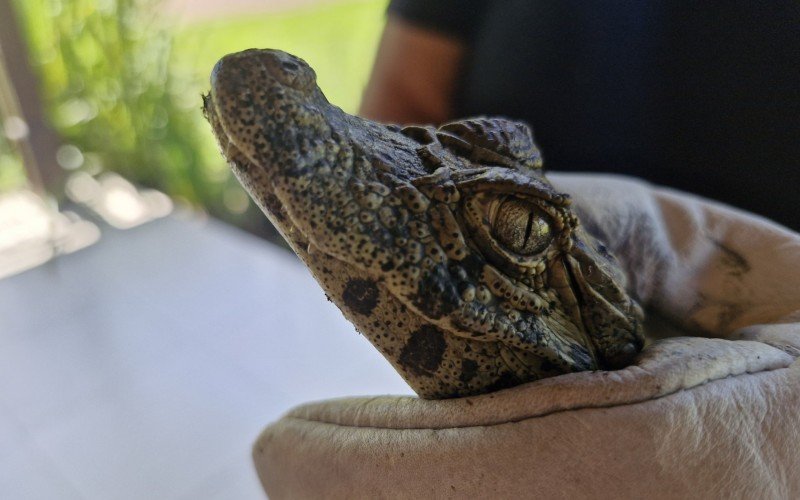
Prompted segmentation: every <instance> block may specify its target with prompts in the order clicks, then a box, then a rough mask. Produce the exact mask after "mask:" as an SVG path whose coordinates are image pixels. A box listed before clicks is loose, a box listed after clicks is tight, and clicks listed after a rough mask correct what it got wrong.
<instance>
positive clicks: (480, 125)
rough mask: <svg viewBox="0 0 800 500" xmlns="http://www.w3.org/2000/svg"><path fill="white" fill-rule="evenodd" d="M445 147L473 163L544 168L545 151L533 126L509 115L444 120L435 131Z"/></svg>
mask: <svg viewBox="0 0 800 500" xmlns="http://www.w3.org/2000/svg"><path fill="white" fill-rule="evenodd" d="M436 136H437V138H438V139H439V142H441V143H442V145H443V146H445V147H446V148H448V149H450V150H451V151H453V152H454V153H456V154H458V155H459V156H464V157H467V158H469V159H470V160H471V161H473V162H477V163H484V164H494V165H498V164H499V165H503V166H506V167H509V168H519V167H526V168H530V169H541V168H542V154H541V153H540V152H539V148H538V147H536V144H535V143H534V142H533V135H532V134H531V129H530V128H529V127H528V126H527V125H525V124H524V123H522V122H516V121H512V120H508V119H506V118H485V117H478V118H467V119H465V120H458V121H454V122H450V123H445V124H444V125H442V126H441V127H439V129H438V130H437V131H436Z"/></svg>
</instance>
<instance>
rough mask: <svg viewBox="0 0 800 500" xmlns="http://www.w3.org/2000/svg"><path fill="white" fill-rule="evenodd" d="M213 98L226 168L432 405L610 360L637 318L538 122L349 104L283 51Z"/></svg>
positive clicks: (632, 339) (258, 56) (229, 69)
mask: <svg viewBox="0 0 800 500" xmlns="http://www.w3.org/2000/svg"><path fill="white" fill-rule="evenodd" d="M211 86H212V89H211V93H210V95H208V96H206V97H205V98H204V109H205V114H206V117H207V118H208V120H209V121H210V122H211V124H212V126H213V128H214V132H215V134H216V136H217V139H218V141H219V143H220V146H221V149H222V153H223V154H224V155H225V157H226V158H227V159H228V161H229V163H230V164H231V167H232V168H233V171H234V173H235V174H236V176H237V177H238V178H239V180H240V181H241V183H242V184H243V185H244V186H245V188H246V189H247V190H248V192H249V193H250V195H251V196H252V197H253V199H254V200H255V201H256V202H257V203H258V205H259V206H260V207H261V209H262V210H263V211H264V213H266V214H267V216H268V217H269V219H270V220H271V221H272V222H273V224H275V226H276V227H277V228H278V230H279V231H280V232H281V234H282V235H283V236H284V238H286V240H287V241H288V242H289V244H290V245H291V246H292V248H293V249H294V251H295V252H296V253H297V254H298V255H299V256H300V258H301V259H302V260H303V262H304V263H305V264H306V265H307V266H308V267H309V269H310V270H311V272H312V273H313V275H314V276H315V278H316V279H317V280H318V281H319V283H320V284H321V285H322V287H323V288H324V289H325V291H326V293H327V295H328V297H329V298H330V300H332V301H333V302H335V303H336V304H337V305H338V306H339V308H340V309H341V310H342V312H343V313H344V314H345V316H346V317H347V318H348V319H349V320H350V321H352V322H353V323H354V324H355V325H356V327H357V328H358V329H359V331H361V332H362V333H363V334H364V335H365V336H366V337H367V338H368V339H369V340H370V341H371V342H372V344H373V345H374V346H375V347H376V348H378V349H379V350H380V351H381V352H382V353H383V355H384V356H385V357H386V358H387V359H388V360H389V361H390V362H391V363H392V365H394V367H395V368H396V369H397V370H398V371H399V372H400V373H401V374H402V376H403V377H404V378H405V379H406V381H408V383H409V384H410V385H411V387H412V388H413V389H414V390H415V391H416V392H417V394H419V395H420V396H421V397H423V398H446V397H456V396H466V395H472V394H479V393H484V392H489V391H492V390H497V389H500V388H503V387H509V386H513V385H516V384H520V383H523V382H526V381H530V380H535V379H539V378H542V377H547V376H552V375H557V374H561V373H567V372H573V371H580V370H595V369H605V368H618V367H622V366H625V365H626V364H628V363H630V362H631V361H632V359H633V357H634V356H635V354H636V353H637V352H638V351H639V350H640V349H641V347H642V344H643V336H642V327H641V325H642V313H641V309H640V308H639V306H638V305H637V304H636V303H635V301H633V300H632V299H631V298H630V297H629V296H628V295H627V294H626V292H625V290H624V278H623V276H622V274H621V272H620V270H619V268H618V266H617V264H616V262H615V260H614V258H613V257H612V256H611V255H609V254H608V253H607V252H606V250H605V248H604V247H603V246H602V245H601V244H599V243H598V242H597V241H595V240H594V239H593V238H592V237H591V236H589V235H588V234H587V233H585V232H584V231H583V230H582V228H581V227H580V226H579V224H578V220H577V218H576V216H575V215H574V213H573V212H572V211H571V209H570V203H569V196H568V195H566V194H563V193H559V192H557V191H555V190H554V188H553V187H552V186H551V184H550V183H549V182H548V181H547V179H546V178H545V176H544V173H543V171H542V162H541V157H540V155H539V151H538V150H537V149H536V146H535V144H534V143H533V138H532V137H531V133H530V131H529V130H528V128H527V127H526V126H524V125H522V124H519V123H515V122H511V121H508V120H505V119H490V118H474V119H468V120H461V121H456V122H452V123H450V124H446V125H444V126H442V127H441V128H439V129H435V128H433V127H406V128H402V129H401V128H400V127H397V126H393V125H383V124H379V123H375V122H371V121H368V120H363V119H360V118H357V117H354V116H350V115H348V114H346V113H344V112H343V111H342V110H341V109H339V108H337V107H335V106H333V105H331V104H329V103H328V101H327V100H326V99H325V97H324V96H323V94H322V92H321V91H320V90H319V88H318V87H317V85H316V76H315V74H314V71H313V70H312V69H311V68H310V67H309V66H308V65H307V64H306V63H305V62H304V61H302V60H300V59H298V58H296V57H294V56H291V55H289V54H286V53H284V52H280V51H272V50H249V51H245V52H242V53H238V54H232V55H229V56H226V57H224V58H223V59H222V60H221V61H220V62H219V63H218V64H217V66H216V67H215V68H214V72H213V74H212V76H211Z"/></svg>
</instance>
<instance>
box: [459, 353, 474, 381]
mask: <svg viewBox="0 0 800 500" xmlns="http://www.w3.org/2000/svg"><path fill="white" fill-rule="evenodd" d="M477 374H478V363H477V362H475V361H473V360H471V359H464V360H462V361H461V374H460V375H459V376H458V379H459V380H460V381H461V382H463V383H465V384H466V383H468V382H469V381H470V380H472V379H473V378H475V375H477Z"/></svg>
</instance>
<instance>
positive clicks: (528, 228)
mask: <svg viewBox="0 0 800 500" xmlns="http://www.w3.org/2000/svg"><path fill="white" fill-rule="evenodd" d="M532 229H533V212H528V224H527V225H526V226H525V240H524V241H523V242H522V248H523V249H524V248H526V247H527V246H528V240H529V239H530V237H531V230H532Z"/></svg>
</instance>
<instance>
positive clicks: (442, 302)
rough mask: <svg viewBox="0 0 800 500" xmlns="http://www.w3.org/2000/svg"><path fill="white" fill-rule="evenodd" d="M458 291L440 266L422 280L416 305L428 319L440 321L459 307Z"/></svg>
mask: <svg viewBox="0 0 800 500" xmlns="http://www.w3.org/2000/svg"><path fill="white" fill-rule="evenodd" d="M459 300H460V298H459V295H458V290H457V288H456V286H455V284H454V283H453V279H452V277H451V276H450V273H449V272H447V269H446V268H445V267H444V266H442V265H438V266H436V267H435V268H433V269H432V270H431V271H430V272H429V273H428V275H427V276H425V278H423V279H422V281H421V283H420V286H419V290H418V291H417V294H416V296H415V297H413V301H414V305H415V306H416V307H417V308H418V309H419V310H420V312H422V314H424V315H425V316H427V317H428V318H431V319H439V318H441V317H442V316H445V315H447V314H450V313H451V312H453V310H454V309H455V308H456V307H458V305H459Z"/></svg>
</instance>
